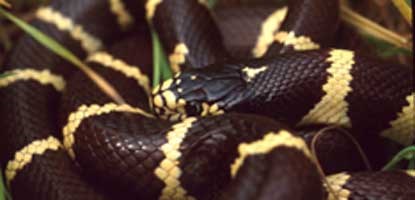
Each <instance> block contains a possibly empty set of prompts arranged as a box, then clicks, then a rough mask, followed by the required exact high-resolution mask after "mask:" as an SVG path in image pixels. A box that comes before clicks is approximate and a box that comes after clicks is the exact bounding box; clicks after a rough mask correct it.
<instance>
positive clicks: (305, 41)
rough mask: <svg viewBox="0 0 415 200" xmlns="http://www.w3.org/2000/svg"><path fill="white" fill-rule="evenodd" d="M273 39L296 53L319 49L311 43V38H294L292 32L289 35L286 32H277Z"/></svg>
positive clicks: (315, 44)
mask: <svg viewBox="0 0 415 200" xmlns="http://www.w3.org/2000/svg"><path fill="white" fill-rule="evenodd" d="M274 39H275V40H276V41H277V42H279V43H282V44H283V45H284V46H289V45H291V46H292V47H293V48H294V50H296V51H306V50H312V49H319V48H320V45H319V44H317V43H315V42H313V40H311V38H309V37H307V36H303V35H302V36H295V33H294V32H293V31H290V32H289V33H288V32H286V31H279V32H277V34H275V36H274Z"/></svg>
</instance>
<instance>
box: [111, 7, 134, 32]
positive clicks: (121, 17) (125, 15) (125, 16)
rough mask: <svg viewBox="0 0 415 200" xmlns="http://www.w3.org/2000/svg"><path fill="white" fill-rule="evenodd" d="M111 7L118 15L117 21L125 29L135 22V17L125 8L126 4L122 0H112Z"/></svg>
mask: <svg viewBox="0 0 415 200" xmlns="http://www.w3.org/2000/svg"><path fill="white" fill-rule="evenodd" d="M110 8H111V12H112V13H114V15H115V16H117V21H118V24H119V25H120V26H121V28H123V29H125V28H127V27H129V26H131V25H132V24H133V22H134V18H133V17H132V16H131V14H130V13H129V12H128V11H127V10H126V9H125V5H124V3H123V2H122V1H121V0H110Z"/></svg>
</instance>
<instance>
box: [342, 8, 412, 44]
mask: <svg viewBox="0 0 415 200" xmlns="http://www.w3.org/2000/svg"><path fill="white" fill-rule="evenodd" d="M340 16H341V18H342V19H343V20H344V21H345V22H347V23H348V24H350V25H352V26H354V27H356V28H357V30H358V31H360V32H363V33H366V34H369V35H371V36H373V37H376V38H378V39H381V40H384V41H387V42H389V43H391V44H394V45H396V46H398V47H401V48H404V49H406V50H409V51H412V48H413V47H412V43H411V41H410V40H409V39H407V38H405V37H403V36H401V35H399V34H397V33H395V32H393V31H391V30H388V29H386V28H384V27H382V26H380V25H379V24H377V23H375V22H373V21H371V20H369V19H367V18H365V17H363V16H362V15H360V14H358V13H356V12H354V11H353V10H351V9H350V8H349V7H348V6H347V5H346V3H344V2H343V3H342V4H341V7H340Z"/></svg>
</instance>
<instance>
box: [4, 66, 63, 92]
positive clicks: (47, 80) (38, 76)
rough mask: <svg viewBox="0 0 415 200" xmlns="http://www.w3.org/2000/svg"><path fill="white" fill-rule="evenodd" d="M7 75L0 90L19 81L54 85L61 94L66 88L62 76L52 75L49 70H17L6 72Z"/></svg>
mask: <svg viewBox="0 0 415 200" xmlns="http://www.w3.org/2000/svg"><path fill="white" fill-rule="evenodd" d="M5 73H6V74H9V75H7V76H6V77H3V78H1V79H0V88H2V87H7V86H8V85H10V84H13V83H15V82H18V81H29V80H33V81H37V82H38V83H40V84H42V85H52V86H53V87H54V88H55V89H56V90H57V91H59V92H61V91H63V89H64V88H65V80H64V79H63V77H62V76H59V75H56V74H52V73H51V72H50V71H49V70H47V69H45V70H36V69H15V70H12V71H7V72H5Z"/></svg>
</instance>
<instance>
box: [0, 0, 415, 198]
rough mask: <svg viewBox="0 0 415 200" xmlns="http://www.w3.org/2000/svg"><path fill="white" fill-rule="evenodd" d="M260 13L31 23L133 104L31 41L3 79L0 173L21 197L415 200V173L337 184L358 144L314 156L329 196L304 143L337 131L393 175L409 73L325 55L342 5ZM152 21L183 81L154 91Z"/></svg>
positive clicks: (191, 3)
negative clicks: (390, 162)
mask: <svg viewBox="0 0 415 200" xmlns="http://www.w3.org/2000/svg"><path fill="white" fill-rule="evenodd" d="M264 7H265V6H258V7H257V8H255V9H257V10H255V9H253V10H252V9H248V8H246V7H244V8H242V9H241V10H242V12H251V11H252V13H253V14H252V15H253V16H256V18H255V20H257V22H261V24H250V22H243V20H249V19H247V18H245V19H241V21H240V22H239V21H236V20H235V19H231V18H227V17H228V16H227V15H226V13H228V12H230V13H232V12H233V14H231V15H230V16H232V15H234V16H237V15H238V12H240V10H239V9H236V8H231V9H229V10H228V11H226V9H225V10H222V11H217V13H216V14H215V12H213V11H211V10H209V9H208V8H207V7H206V5H205V4H203V1H196V0H186V1H182V0H177V1H176V0H169V1H167V0H166V1H159V0H148V1H145V0H140V1H132V0H131V1H130V0H124V1H121V0H111V1H98V0H91V1H82V0H72V1H64V0H55V1H53V2H52V3H51V4H50V5H49V6H47V7H42V8H39V10H38V11H37V12H36V19H35V20H34V21H33V22H32V23H31V24H32V25H33V26H35V27H37V28H38V29H40V30H42V31H43V32H44V33H46V34H47V35H49V36H50V37H52V38H54V39H56V40H58V41H59V42H60V43H61V44H63V45H65V46H66V47H67V48H68V49H70V50H71V51H72V52H74V53H75V54H76V55H77V56H78V57H80V58H82V59H85V61H86V62H87V63H88V65H89V66H90V67H91V68H92V69H93V70H94V71H96V72H98V73H99V74H100V75H101V76H103V77H104V78H105V79H106V80H108V82H109V83H111V85H113V86H114V88H115V89H116V90H117V91H118V92H119V93H120V94H121V96H122V97H123V98H124V99H125V101H126V104H122V105H118V104H116V103H114V102H113V101H112V100H111V99H110V98H109V97H107V96H106V95H105V94H104V93H103V92H102V91H101V90H100V89H99V88H98V87H97V86H96V85H95V84H94V82H92V81H91V80H90V79H89V78H88V77H87V76H86V75H85V74H83V73H81V72H77V71H76V70H75V68H74V67H72V66H70V64H69V63H67V62H65V61H64V60H62V59H61V58H59V57H57V56H55V55H54V54H53V53H51V52H50V51H48V50H47V49H45V48H44V47H42V46H41V45H40V44H39V43H37V42H36V41H35V40H34V39H32V38H30V37H29V36H28V35H24V36H23V37H22V38H21V39H20V40H19V41H18V42H17V44H16V46H15V48H14V49H13V52H12V53H11V54H10V55H9V59H8V61H7V62H6V63H5V66H4V68H3V70H4V71H5V72H6V74H8V76H6V77H4V78H1V79H0V96H1V98H0V116H1V117H0V127H1V128H2V133H1V137H2V138H3V139H2V140H0V153H1V154H0V160H1V164H2V169H4V175H5V178H6V183H7V185H8V188H9V189H10V192H11V194H12V196H13V199H17V200H19V199H39V200H48V199H49V200H70V199H73V200H75V199H77V200H81V199H121V198H122V199H189V200H190V199H239V200H240V199H335V197H340V199H365V198H366V199H370V198H375V199H376V198H380V196H382V198H385V199H399V198H402V199H405V198H407V199H409V198H410V197H411V194H413V193H414V191H413V189H412V188H414V185H415V179H414V172H413V171H387V172H342V173H339V172H341V171H344V170H351V171H357V170H361V169H362V168H363V167H362V163H361V161H360V160H358V159H356V158H354V157H353V156H350V157H347V159H346V157H345V158H344V160H342V161H341V162H339V161H338V160H339V159H341V158H339V155H350V152H351V150H350V147H349V146H350V145H344V146H346V147H345V148H341V147H340V146H341V145H338V144H350V141H349V140H348V139H347V138H346V139H345V137H342V136H344V135H342V134H340V136H333V139H330V141H331V142H333V141H339V142H338V144H337V145H333V143H330V142H327V143H326V142H324V140H321V141H322V142H320V143H317V157H318V158H319V160H320V162H321V166H322V167H323V170H324V171H325V172H326V173H328V174H330V176H328V177H327V181H328V184H329V185H326V184H323V181H322V179H321V177H320V174H319V171H318V168H317V161H316V159H315V157H314V156H313V154H312V152H311V151H310V150H309V148H308V146H309V143H310V141H309V138H308V137H309V136H308V133H305V134H298V133H301V131H305V132H307V131H309V130H308V129H307V128H309V125H316V124H317V125H323V126H325V125H337V126H340V127H342V128H345V129H347V131H350V132H351V133H352V134H353V136H354V137H356V139H357V140H358V142H359V143H361V144H362V146H363V150H364V151H365V153H367V154H368V155H369V159H370V161H371V163H372V164H375V165H379V163H381V164H383V163H384V161H385V159H387V157H386V156H385V154H386V153H387V152H386V148H385V150H384V151H385V152H379V150H378V149H379V148H382V149H383V148H384V147H385V143H387V144H388V145H392V146H394V147H401V146H406V145H411V144H413V143H414V134H415V131H414V128H413V127H414V120H413V119H411V117H410V116H413V107H414V91H413V88H412V87H413V83H412V77H411V75H412V74H413V70H412V69H410V68H406V67H405V66H394V65H392V64H390V65H388V64H385V63H383V62H380V61H377V60H375V59H371V58H367V57H365V56H362V55H360V54H359V53H356V52H353V51H350V50H341V49H328V48H327V47H335V46H336V45H337V46H344V44H342V45H339V44H336V41H335V40H336V38H337V37H338V36H336V34H335V33H336V32H339V26H342V25H341V24H340V22H339V18H338V7H339V5H338V2H337V1H325V0H294V1H290V2H289V4H288V5H275V6H272V7H269V6H267V7H265V8H264ZM232 9H235V10H234V11H232ZM244 10H245V11H244ZM248 10H250V11H248ZM263 10H265V11H264V12H263ZM255 12H258V13H260V14H259V15H256V14H255ZM221 19H223V20H221ZM215 20H216V21H218V22H216V21H215ZM219 20H220V21H219ZM227 22H231V23H227ZM146 23H148V24H149V26H150V27H152V28H153V29H154V30H155V31H156V32H157V34H158V35H159V37H160V40H161V42H162V44H163V47H164V49H165V50H166V52H167V58H168V61H169V63H170V65H171V67H172V69H173V71H174V72H177V73H176V74H175V76H174V78H172V79H169V80H167V81H166V82H164V83H162V84H160V85H159V86H157V87H155V88H154V89H153V91H151V87H150V85H151V82H150V79H149V77H151V76H152V73H153V72H152V71H151V69H150V66H151V64H152V63H151V61H150V59H149V57H151V56H150V55H149V49H148V48H149V47H150V44H149V40H150V39H149V38H150V35H149V30H148V26H147V24H146ZM217 23H218V24H219V26H217V25H216V24H217ZM239 23H241V24H243V23H249V24H250V27H251V26H252V28H251V29H256V30H249V31H247V32H246V33H245V34H246V38H249V39H247V40H246V41H244V42H245V43H238V42H234V41H231V40H228V39H226V38H227V37H228V38H231V39H234V40H235V41H238V40H245V39H240V38H238V37H239V35H238V37H236V36H235V37H231V36H229V35H232V34H233V35H237V34H236V31H235V30H237V29H232V28H230V27H238V26H239V27H241V26H242V27H243V25H240V24H239ZM316 24H318V25H316ZM239 30H241V31H242V29H239ZM248 32H251V33H252V34H255V35H256V37H253V36H252V35H251V34H250V33H248ZM241 35H242V36H243V34H242V33H241ZM224 38H225V40H224ZM241 38H243V37H241ZM120 40H122V41H120ZM346 46H347V45H346ZM235 47H237V48H238V49H233V48H235ZM227 48H228V49H227ZM238 57H239V58H238ZM248 58H249V59H248ZM150 97H151V98H150ZM153 111H154V112H155V113H156V115H157V116H159V117H160V118H157V117H156V116H154V115H153V114H152V112H153ZM236 112H241V113H236ZM244 113H245V114H244ZM261 115H262V116H261ZM276 120H278V121H280V122H277V121H276ZM296 130H301V131H296ZM311 130H312V131H315V130H319V129H314V128H311ZM342 130H343V129H342ZM331 131H335V129H331ZM297 132H298V133H297ZM303 138H305V139H306V141H307V142H306V141H304V140H303ZM336 143H337V142H336ZM332 146H335V147H336V151H330V152H327V151H321V149H329V148H332ZM389 149H390V148H388V149H387V150H389ZM319 150H320V151H319ZM392 151H393V149H392ZM331 162H332V163H337V165H336V164H332V163H331ZM341 163H349V164H350V165H348V166H344V165H341ZM365 185H368V186H370V187H366V186H365ZM385 188H388V189H387V190H385Z"/></svg>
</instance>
